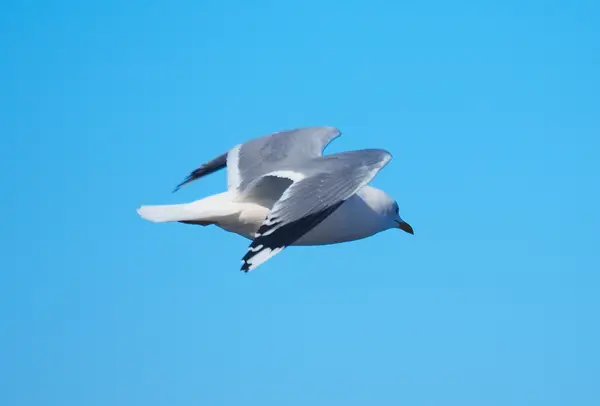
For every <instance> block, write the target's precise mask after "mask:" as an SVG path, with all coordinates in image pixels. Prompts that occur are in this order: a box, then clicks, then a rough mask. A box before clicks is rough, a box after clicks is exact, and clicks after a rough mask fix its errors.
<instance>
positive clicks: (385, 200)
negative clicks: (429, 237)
mask: <svg viewBox="0 0 600 406" xmlns="http://www.w3.org/2000/svg"><path fill="white" fill-rule="evenodd" d="M359 194H360V195H361V197H362V198H363V200H364V201H365V202H366V203H367V204H368V205H369V206H370V207H371V209H372V210H373V211H374V212H376V213H377V214H378V217H379V218H380V219H381V220H382V223H383V224H382V227H383V228H384V229H390V228H399V229H400V230H402V231H405V232H407V233H409V234H414V231H413V228H412V227H411V225H410V224H408V223H407V222H406V221H404V220H403V219H402V217H400V207H399V206H398V202H397V201H395V200H394V199H392V198H391V197H390V196H389V195H388V194H387V193H385V192H384V191H383V190H380V189H377V188H374V187H372V186H365V187H364V188H363V189H362V190H361V192H360V193H359Z"/></svg>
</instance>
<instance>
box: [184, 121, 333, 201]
mask: <svg viewBox="0 0 600 406" xmlns="http://www.w3.org/2000/svg"><path fill="white" fill-rule="evenodd" d="M340 134H341V132H340V131H339V130H338V129H337V128H333V127H303V128H297V129H294V130H286V131H280V132H276V133H273V134H270V135H266V136H263V137H260V138H255V139H253V140H250V141H247V142H245V143H243V144H239V145H237V146H235V147H233V148H232V149H231V150H230V151H229V152H228V153H225V154H223V155H220V156H218V157H217V158H215V159H213V160H212V161H209V162H207V163H205V164H204V165H202V166H201V167H200V168H198V169H196V170H194V171H193V172H191V173H190V174H189V175H188V177H187V178H185V179H184V181H183V182H181V183H180V184H179V185H178V186H177V187H176V188H175V190H173V192H176V191H177V190H179V189H180V188H181V187H182V186H184V185H187V184H188V183H190V182H193V181H195V180H196V179H199V178H201V177H203V176H206V175H209V174H211V173H213V172H216V171H218V170H220V169H223V168H225V166H227V184H228V188H229V189H234V190H237V191H243V190H244V189H245V188H246V187H247V186H248V185H249V184H250V183H251V182H252V181H254V180H256V179H258V178H260V177H261V176H263V175H265V174H267V173H270V172H273V171H276V170H281V169H285V168H290V167H294V166H296V165H297V164H298V163H300V162H302V161H305V160H307V159H311V158H316V157H319V156H321V155H322V153H323V150H324V149H325V147H326V146H327V144H329V143H330V142H331V141H332V140H333V139H334V138H337V137H338V136H339V135H340Z"/></svg>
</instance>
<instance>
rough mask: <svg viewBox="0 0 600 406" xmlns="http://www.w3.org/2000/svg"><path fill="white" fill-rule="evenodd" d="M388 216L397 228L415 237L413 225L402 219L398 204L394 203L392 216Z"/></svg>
mask: <svg viewBox="0 0 600 406" xmlns="http://www.w3.org/2000/svg"><path fill="white" fill-rule="evenodd" d="M388 216H389V217H390V218H391V219H392V220H393V222H394V227H395V228H399V229H400V230H402V231H406V232H407V233H409V234H413V235H414V233H415V232H414V231H413V228H412V227H411V225H410V224H408V223H407V222H406V221H404V220H403V219H402V217H400V206H398V202H396V201H394V202H393V204H392V211H391V212H390V214H388Z"/></svg>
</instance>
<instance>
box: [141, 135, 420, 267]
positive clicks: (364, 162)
mask: <svg viewBox="0 0 600 406" xmlns="http://www.w3.org/2000/svg"><path fill="white" fill-rule="evenodd" d="M339 134H340V133H339V131H338V130H337V129H334V128H331V127H307V128H302V129H297V130H291V131H283V132H280V133H275V134H271V135H269V136H265V137H261V138H257V139H254V140H251V141H248V142H246V143H244V144H240V145H238V146H236V147H234V148H232V149H231V150H230V151H229V152H228V153H226V154H223V155H221V156H219V157H217V158H215V159H213V160H212V161H209V162H207V163H206V164H204V165H203V166H202V167H200V168H198V169H196V170H195V171H193V172H192V173H191V174H190V176H188V178H187V179H186V180H185V181H184V182H183V183H182V184H181V185H180V186H183V185H185V184H187V183H189V182H191V181H193V180H196V179H198V178H200V177H202V176H205V175H207V174H210V173H213V172H215V171H218V170H219V169H222V168H224V167H227V175H228V190H227V191H226V192H223V193H219V194H216V195H213V196H209V197H206V198H204V199H201V200H197V201H195V202H191V203H186V204H177V205H165V206H142V207H141V208H139V209H138V213H139V214H140V215H141V216H142V217H143V218H145V219H147V220H150V221H153V222H181V223H187V224H198V225H210V224H214V225H217V226H218V227H221V228H222V229H224V230H227V231H230V232H233V233H236V234H239V235H241V236H243V237H245V238H248V239H250V240H252V243H251V245H250V248H249V249H248V252H247V254H246V256H245V257H244V259H243V266H242V270H244V271H248V270H251V269H254V268H256V267H257V266H258V265H260V264H262V263H263V262H265V261H266V260H267V259H269V258H270V257H272V256H273V255H275V254H276V253H278V252H280V251H281V250H282V249H283V248H285V247H286V246H289V245H327V244H335V243H341V242H347V241H353V240H359V239H362V238H366V237H369V236H372V235H374V234H376V233H378V232H381V231H384V230H387V229H390V228H401V229H403V230H405V231H407V232H410V233H411V234H412V228H411V227H410V226H409V225H408V224H407V223H406V222H404V221H403V220H402V219H401V218H400V216H399V214H398V205H397V203H396V202H395V201H394V200H393V199H392V198H391V197H390V196H388V195H387V194H386V193H385V192H383V191H382V190H380V189H377V188H374V187H371V186H367V183H368V182H369V181H370V180H371V179H372V178H373V177H374V176H375V175H376V173H377V171H379V169H381V168H382V167H383V166H385V165H386V164H387V162H388V161H389V160H390V159H391V155H390V154H389V153H388V152H387V151H385V150H361V151H350V152H344V153H339V154H332V155H328V156H322V151H323V149H324V147H325V146H326V145H327V144H328V143H329V142H330V141H331V140H332V139H334V138H336V137H337V136H339ZM178 188H179V187H178Z"/></svg>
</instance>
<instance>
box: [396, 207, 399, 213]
mask: <svg viewBox="0 0 600 406" xmlns="http://www.w3.org/2000/svg"><path fill="white" fill-rule="evenodd" d="M396 214H400V207H398V206H396Z"/></svg>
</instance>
